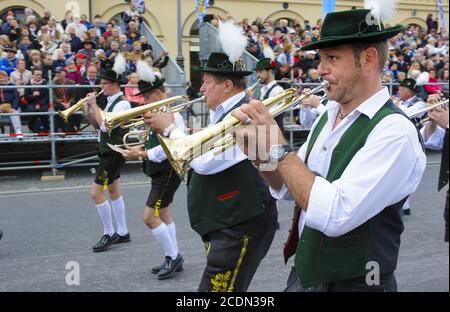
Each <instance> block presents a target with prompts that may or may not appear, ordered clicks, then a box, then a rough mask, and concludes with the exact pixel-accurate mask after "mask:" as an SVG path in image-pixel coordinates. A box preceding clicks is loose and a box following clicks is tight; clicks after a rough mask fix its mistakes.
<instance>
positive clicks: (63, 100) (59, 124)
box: [53, 67, 81, 132]
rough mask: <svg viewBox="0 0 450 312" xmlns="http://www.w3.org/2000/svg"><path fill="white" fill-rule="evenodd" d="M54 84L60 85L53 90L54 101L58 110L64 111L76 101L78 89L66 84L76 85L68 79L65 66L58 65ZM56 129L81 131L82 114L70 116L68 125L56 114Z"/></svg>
mask: <svg viewBox="0 0 450 312" xmlns="http://www.w3.org/2000/svg"><path fill="white" fill-rule="evenodd" d="M53 84H54V85H57V86H59V87H57V88H55V89H54V91H53V102H54V104H55V110H56V111H58V112H59V111H63V110H65V109H67V108H69V107H70V106H72V105H73V104H75V102H76V97H77V90H76V89H74V88H67V87H65V86H71V85H75V82H74V81H72V80H69V79H66V70H65V69H64V67H58V68H56V69H55V78H54V79H53ZM55 120H56V125H55V129H56V131H58V130H62V131H69V132H74V131H79V129H80V123H81V116H80V115H72V116H70V117H69V122H68V125H66V124H65V122H64V121H63V120H62V118H61V117H59V116H56V118H55Z"/></svg>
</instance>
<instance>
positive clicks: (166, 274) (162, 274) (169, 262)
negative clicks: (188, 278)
mask: <svg viewBox="0 0 450 312" xmlns="http://www.w3.org/2000/svg"><path fill="white" fill-rule="evenodd" d="M183 261H184V260H183V257H182V256H181V255H180V254H178V255H177V258H176V259H175V260H173V259H172V257H169V256H166V261H164V266H163V267H162V268H161V271H159V274H158V279H160V280H164V279H168V278H172V277H173V276H174V274H175V272H176V270H177V269H178V268H179V267H180V265H182V264H183Z"/></svg>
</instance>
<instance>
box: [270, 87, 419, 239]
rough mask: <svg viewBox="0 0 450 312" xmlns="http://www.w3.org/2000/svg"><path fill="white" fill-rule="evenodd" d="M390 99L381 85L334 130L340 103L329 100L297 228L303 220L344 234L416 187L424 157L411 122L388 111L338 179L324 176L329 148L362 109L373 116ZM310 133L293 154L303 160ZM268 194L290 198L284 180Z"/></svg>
mask: <svg viewBox="0 0 450 312" xmlns="http://www.w3.org/2000/svg"><path fill="white" fill-rule="evenodd" d="M388 100H389V92H388V90H387V88H383V89H382V90H380V91H378V92H377V93H375V94H374V95H373V96H371V97H370V98H369V99H367V100H366V101H365V102H363V103H362V104H361V105H360V106H358V108H356V109H355V110H354V111H353V112H351V113H350V114H349V115H348V116H347V117H346V118H344V120H342V121H341V122H340V123H339V124H338V125H337V126H336V128H335V129H333V125H334V121H335V120H336V116H337V114H338V112H339V104H338V103H337V102H334V101H329V102H328V104H327V111H328V121H327V123H326V125H325V126H324V127H323V129H322V131H321V133H320V135H319V137H318V138H317V141H316V143H315V144H314V147H313V148H312V150H311V153H310V156H309V159H308V167H309V169H310V170H311V171H313V172H315V173H316V174H317V176H316V178H315V181H314V184H313V186H312V189H311V194H310V197H309V202H308V207H307V211H306V212H305V211H302V213H301V215H300V220H299V233H301V232H302V230H303V227H304V225H305V224H307V225H308V226H309V227H311V228H313V229H316V230H319V231H321V232H322V233H324V234H325V235H327V236H331V237H335V236H340V235H343V234H345V233H348V232H349V231H351V230H353V229H355V228H357V227H358V226H360V225H361V224H363V223H365V222H366V221H367V220H369V219H371V218H372V217H374V216H375V215H377V214H378V213H380V212H381V211H382V210H383V209H384V208H385V207H387V206H389V205H392V204H394V203H397V202H399V201H400V200H402V199H403V198H405V197H406V196H408V195H409V194H411V193H413V192H414V191H415V190H416V188H417V186H418V185H419V182H420V179H421V178H422V174H423V172H424V170H425V165H426V157H425V154H424V152H423V150H422V147H421V145H420V142H419V138H418V133H417V130H416V129H415V127H414V125H413V124H412V123H411V121H409V120H408V119H407V118H405V117H404V116H402V115H400V114H391V115H389V116H387V117H385V118H383V119H382V120H381V121H380V122H379V123H378V124H377V125H376V126H375V128H374V129H373V130H372V132H371V133H370V134H369V136H368V137H367V141H366V144H365V145H364V146H363V147H362V148H361V149H360V150H359V151H358V152H357V153H356V154H355V156H354V157H353V159H352V160H351V161H350V163H349V164H348V166H347V168H346V169H345V170H344V172H343V173H342V175H341V177H340V178H339V179H337V180H335V181H334V182H333V183H330V182H328V181H327V180H326V179H325V178H323V177H326V176H327V173H328V169H329V166H330V161H331V156H332V152H333V150H334V148H335V147H336V145H337V144H338V143H339V140H340V138H341V137H342V135H343V134H344V133H345V131H346V130H347V129H348V128H349V127H350V125H351V124H353V122H354V121H355V120H356V119H357V118H358V117H359V116H360V115H361V114H364V115H367V116H368V117H369V118H373V116H374V115H375V114H376V112H377V111H378V110H379V109H380V108H381V107H382V106H383V105H384V104H385V103H386V102H387V101H388ZM317 120H319V119H317ZM317 120H316V122H315V124H314V126H315V125H316V124H317ZM310 138H311V135H310V136H309V137H308V141H307V142H306V143H305V144H303V146H302V147H301V148H300V150H299V151H298V154H297V155H298V157H299V158H300V159H302V160H304V159H305V154H306V149H307V146H308V142H309V140H310ZM271 193H272V195H273V196H274V197H275V198H276V199H283V198H284V199H289V198H290V199H292V197H291V196H290V194H289V192H288V190H287V188H286V186H285V185H283V187H282V188H281V190H280V191H279V192H277V191H275V190H273V189H271Z"/></svg>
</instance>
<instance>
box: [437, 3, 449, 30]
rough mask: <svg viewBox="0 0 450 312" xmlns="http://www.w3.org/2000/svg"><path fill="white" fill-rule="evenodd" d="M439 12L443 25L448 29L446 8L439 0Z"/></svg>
mask: <svg viewBox="0 0 450 312" xmlns="http://www.w3.org/2000/svg"><path fill="white" fill-rule="evenodd" d="M439 11H440V13H441V25H442V26H444V27H445V28H447V22H446V21H445V13H444V7H443V5H442V0H439ZM436 31H439V29H436Z"/></svg>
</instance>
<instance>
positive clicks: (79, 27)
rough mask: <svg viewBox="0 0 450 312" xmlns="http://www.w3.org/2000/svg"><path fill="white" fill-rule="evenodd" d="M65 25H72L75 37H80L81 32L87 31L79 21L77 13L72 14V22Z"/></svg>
mask: <svg viewBox="0 0 450 312" xmlns="http://www.w3.org/2000/svg"><path fill="white" fill-rule="evenodd" d="M67 27H73V28H74V29H75V33H76V35H77V37H81V33H82V32H84V31H87V28H86V26H84V25H83V24H81V23H80V17H79V16H77V15H74V16H73V22H72V23H70V24H68V25H67Z"/></svg>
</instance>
